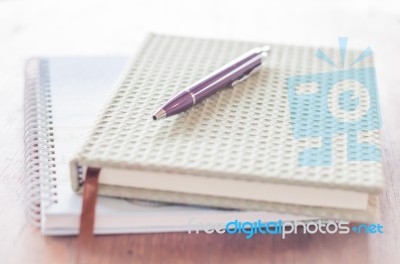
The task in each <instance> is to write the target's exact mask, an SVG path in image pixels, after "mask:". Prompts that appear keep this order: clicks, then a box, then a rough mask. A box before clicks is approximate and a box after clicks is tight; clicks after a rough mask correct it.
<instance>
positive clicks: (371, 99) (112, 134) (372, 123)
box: [70, 35, 383, 221]
mask: <svg viewBox="0 0 400 264" xmlns="http://www.w3.org/2000/svg"><path fill="white" fill-rule="evenodd" d="M265 44H266V43H251V42H240V41H226V40H212V39H196V38H186V37H175V36H165V35H151V36H150V37H149V38H148V40H147V41H146V43H145V45H144V47H143V48H142V50H141V51H140V52H139V54H138V56H137V57H136V59H135V60H133V62H132V63H131V65H130V67H129V68H128V70H127V71H126V72H125V74H124V75H123V77H122V78H121V79H120V81H119V83H118V84H117V86H116V89H115V91H114V94H113V95H112V96H111V97H110V99H109V100H108V103H107V104H106V105H105V107H104V109H103V110H102V113H101V115H100V117H99V119H98V120H97V122H96V124H95V126H94V128H93V130H92V132H91V135H90V137H89V138H88V140H87V141H86V142H85V143H84V144H83V146H82V148H81V150H80V151H79V153H78V154H77V155H76V156H75V158H73V160H72V161H71V163H70V166H71V177H72V184H73V189H74V190H75V191H80V190H81V188H82V186H83V185H84V180H85V179H84V178H85V171H86V169H87V168H88V167H98V168H101V172H100V176H99V183H100V188H99V193H100V194H103V195H107V196H118V197H129V198H140V199H146V200H152V201H165V202H178V203H187V204H192V205H203V206H214V207H224V208H235V209H245V210H268V211H275V212H285V213H288V212H289V213H294V214H301V215H310V216H318V217H320V218H333V219H348V220H355V221H374V220H376V219H377V198H376V195H378V194H379V192H380V191H381V190H382V188H383V177H382V168H381V161H380V149H379V128H380V113H379V106H378V95H377V91H376V80H375V72H374V70H373V61H372V56H367V55H368V54H366V55H365V56H364V57H365V58H362V56H360V54H361V55H362V53H361V52H358V51H351V50H347V54H346V61H344V59H343V56H342V55H343V51H342V52H340V51H339V50H338V49H333V48H330V49H321V50H320V51H319V50H318V49H317V48H313V47H300V46H284V45H271V47H272V48H271V50H272V52H271V55H270V57H269V58H268V59H267V62H266V63H265V65H264V66H263V68H262V70H261V72H259V73H258V74H257V75H255V76H252V77H250V78H249V79H248V80H247V81H245V82H243V83H241V84H239V85H238V86H237V87H235V88H234V89H226V90H224V91H221V92H219V93H217V94H216V95H215V96H212V97H210V98H208V99H207V100H205V101H204V102H202V103H200V104H199V105H196V106H195V107H193V108H192V109H190V110H188V111H186V112H185V113H183V114H180V115H177V116H173V117H170V118H167V119H165V120H160V121H157V122H155V121H153V120H152V118H151V114H152V112H153V111H154V110H155V109H156V108H157V107H158V106H160V105H161V104H162V103H163V102H165V101H166V100H167V99H168V98H169V97H171V96H172V95H174V94H175V93H177V92H178V91H180V90H182V89H183V88H184V87H185V86H188V85H189V84H191V83H192V82H194V81H196V80H198V79H200V78H201V77H203V76H205V75H207V73H209V72H211V71H213V70H214V69H216V68H218V67H219V66H221V65H223V64H225V63H226V62H228V61H230V60H232V59H234V58H235V57H236V56H238V55H240V54H242V53H244V52H245V51H247V50H249V49H251V48H253V47H257V46H260V45H265ZM267 44H268V43H267ZM315 54H317V57H319V58H322V60H321V59H320V60H319V59H318V58H316V57H315V56H314V55H315ZM321 54H323V55H325V56H321ZM327 58H330V59H327ZM340 61H341V62H342V67H341V68H337V67H336V68H335V67H333V65H335V66H336V65H338V64H339V63H340ZM351 62H353V64H352V65H350V64H351ZM357 118H358V119H357Z"/></svg>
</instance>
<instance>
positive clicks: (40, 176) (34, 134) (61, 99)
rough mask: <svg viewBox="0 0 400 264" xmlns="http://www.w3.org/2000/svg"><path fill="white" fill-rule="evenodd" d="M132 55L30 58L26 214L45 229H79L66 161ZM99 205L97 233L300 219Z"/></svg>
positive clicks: (114, 202) (107, 201)
mask: <svg viewBox="0 0 400 264" xmlns="http://www.w3.org/2000/svg"><path fill="white" fill-rule="evenodd" d="M127 61H128V59H127V58H123V57H52V58H34V59H31V60H29V61H28V62H27V64H26V73H25V74H26V75H25V79H26V87H25V150H26V153H25V157H26V161H25V168H26V181H27V200H28V201H27V202H28V214H29V218H30V220H31V222H32V223H34V224H35V225H37V226H39V227H40V228H41V230H42V232H43V233H44V234H46V235H70V234H77V233H78V230H79V217H80V214H81V206H82V205H81V204H82V199H81V196H80V195H77V194H76V193H74V192H73V191H72V189H71V181H70V177H69V169H68V161H69V158H70V156H71V155H72V153H73V152H74V151H75V150H76V149H77V148H78V146H79V145H80V143H81V142H82V138H83V137H84V135H85V134H86V133H87V130H88V128H89V127H90V124H91V123H92V122H93V121H94V120H95V117H96V115H97V114H98V112H99V110H100V108H101V106H102V105H103V104H104V101H106V98H107V97H108V95H109V93H110V92H111V89H112V87H113V86H114V83H115V82H116V80H117V79H118V76H119V75H120V74H121V72H122V71H123V68H124V67H125V65H126V63H127ZM96 211H97V215H96V224H95V233H96V234H116V233H143V232H172V231H186V230H192V229H193V228H195V227H196V225H198V224H200V223H208V222H212V223H224V222H227V221H231V220H232V219H243V220H250V221H252V220H256V219H259V218H261V219H271V220H274V219H275V220H277V219H293V220H295V219H299V218H298V217H295V216H288V215H284V214H273V213H265V212H263V213H260V212H257V213H255V212H237V211H229V210H217V209H210V208H202V207H190V206H182V205H171V204H170V205H167V204H160V203H150V202H144V201H138V200H132V199H118V198H108V197H100V198H99V199H98V203H97V210H96ZM196 228H197V227H196Z"/></svg>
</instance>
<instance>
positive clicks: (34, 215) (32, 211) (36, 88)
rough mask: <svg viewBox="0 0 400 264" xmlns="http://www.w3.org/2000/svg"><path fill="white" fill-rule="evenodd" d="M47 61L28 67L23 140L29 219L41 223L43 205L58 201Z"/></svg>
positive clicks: (38, 61)
mask: <svg viewBox="0 0 400 264" xmlns="http://www.w3.org/2000/svg"><path fill="white" fill-rule="evenodd" d="M48 72H49V71H48V62H47V61H46V60H42V59H39V58H33V59H30V60H29V61H28V62H27V63H26V67H25V98H24V127H25V132H24V143H25V180H26V204H27V207H28V208H27V212H28V219H29V220H30V222H31V223H32V224H34V225H36V226H40V223H41V213H42V210H43V208H45V207H47V206H50V205H51V204H53V203H56V202H57V192H56V182H55V181H56V174H55V169H56V168H55V155H54V137H53V120H52V109H51V108H52V107H51V93H50V79H49V73H48Z"/></svg>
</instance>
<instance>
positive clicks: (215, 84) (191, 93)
mask: <svg viewBox="0 0 400 264" xmlns="http://www.w3.org/2000/svg"><path fill="white" fill-rule="evenodd" d="M269 50H270V47H269V46H264V47H258V48H254V49H252V50H250V51H248V52H246V53H245V54H243V55H242V56H240V57H238V58H236V59H235V60H233V61H231V62H229V63H227V64H225V65H224V66H222V67H220V68H219V69H217V70H216V71H214V72H212V73H210V74H209V75H207V76H206V77H204V78H202V79H200V80H199V81H197V82H195V83H194V84H192V85H190V86H189V87H187V88H186V89H184V90H183V91H181V92H179V93H178V94H177V95H175V96H174V97H172V98H171V99H170V100H168V101H167V102H166V103H165V104H164V105H163V106H161V107H160V108H159V109H157V111H155V112H154V114H153V119H154V120H157V119H160V118H164V117H168V116H172V115H175V114H178V113H180V112H183V111H185V110H187V109H189V108H191V107H192V106H194V105H195V104H198V103H199V102H201V101H203V100H204V99H205V98H207V97H209V96H211V95H212V94H214V93H216V92H217V91H219V90H221V89H223V88H225V87H228V86H229V85H230V86H232V87H233V86H235V85H236V84H237V83H239V82H241V81H244V80H246V79H247V78H248V77H249V76H250V75H252V74H254V73H255V72H257V71H258V70H259V69H260V68H261V64H262V62H263V59H264V58H265V57H266V55H267V53H268V52H269Z"/></svg>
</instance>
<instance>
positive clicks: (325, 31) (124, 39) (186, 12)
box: [0, 0, 400, 264]
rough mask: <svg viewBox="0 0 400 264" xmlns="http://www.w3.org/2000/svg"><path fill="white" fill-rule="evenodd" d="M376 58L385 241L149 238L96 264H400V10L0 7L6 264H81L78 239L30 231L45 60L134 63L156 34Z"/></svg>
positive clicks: (115, 244)
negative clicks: (31, 89)
mask: <svg viewBox="0 0 400 264" xmlns="http://www.w3.org/2000/svg"><path fill="white" fill-rule="evenodd" d="M151 31H153V32H154V31H155V32H160V33H171V34H180V35H191V36H200V37H218V38H228V39H240V40H253V41H267V42H272V43H285V44H298V45H315V46H320V45H326V46H336V45H337V37H339V36H348V37H349V38H350V42H349V45H350V46H351V47H357V48H365V47H366V46H370V47H371V48H372V49H373V51H374V56H375V62H376V69H377V76H378V84H379V92H380V101H381V109H382V115H383V128H382V148H383V162H384V173H385V181H386V186H385V192H384V193H383V194H382V195H381V196H380V199H381V202H380V205H381V207H380V208H381V209H380V210H381V215H382V224H383V225H384V234H382V235H376V234H375V235H365V234H364V235H359V234H355V233H351V234H349V235H339V234H337V235H323V234H315V235H300V234H299V235H291V236H289V237H287V238H286V239H284V240H283V239H281V238H280V237H278V236H271V235H258V236H255V237H253V238H251V239H248V240H246V239H245V237H244V236H240V235H227V234H225V235H218V234H213V235H207V234H198V235H195V234H185V233H171V234H140V235H110V236H97V237H95V238H94V241H93V242H94V247H93V250H92V252H88V253H89V254H86V255H85V259H84V261H83V262H85V263H126V262H130V263H132V262H134V263H230V264H232V263H399V262H400V241H399V237H400V236H399V232H400V175H399V171H400V125H399V121H400V100H399V98H400V73H399V69H400V9H399V8H398V5H396V1H391V0H381V1H377V0H373V1H368V2H366V1H355V0H348V1H344V0H339V1H327V0H325V1H316V2H312V1H291V0H284V1H256V0H254V1H253V0H249V1H244V2H242V3H239V2H238V3H233V2H232V1H211V0H204V1H198V2H194V1H178V0H173V1H158V0H157V1H154V0H149V1H140V2H132V1H110V0H105V1H93V0H90V1H77V0H71V1H65V2H58V1H48V0H43V1H38V0H35V1H23V0H19V1H16V0H14V1H0V110H1V111H0V263H74V262H76V256H77V253H78V243H77V242H78V241H77V237H45V236H43V235H41V234H40V231H39V230H38V229H36V228H34V227H32V226H31V225H30V224H29V223H28V222H27V220H26V215H25V213H26V210H25V201H24V193H25V190H24V188H25V187H24V186H25V185H24V180H25V179H24V174H23V160H24V154H23V149H24V147H23V140H22V135H23V114H22V109H23V105H22V104H23V84H24V79H23V66H24V62H25V60H26V59H27V58H29V57H31V56H37V55H44V56H50V55H64V56H65V55H74V56H80V55H130V54H133V53H134V52H135V50H136V49H137V48H138V46H139V45H140V42H141V41H142V39H143V38H144V36H145V34H146V33H147V32H151Z"/></svg>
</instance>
